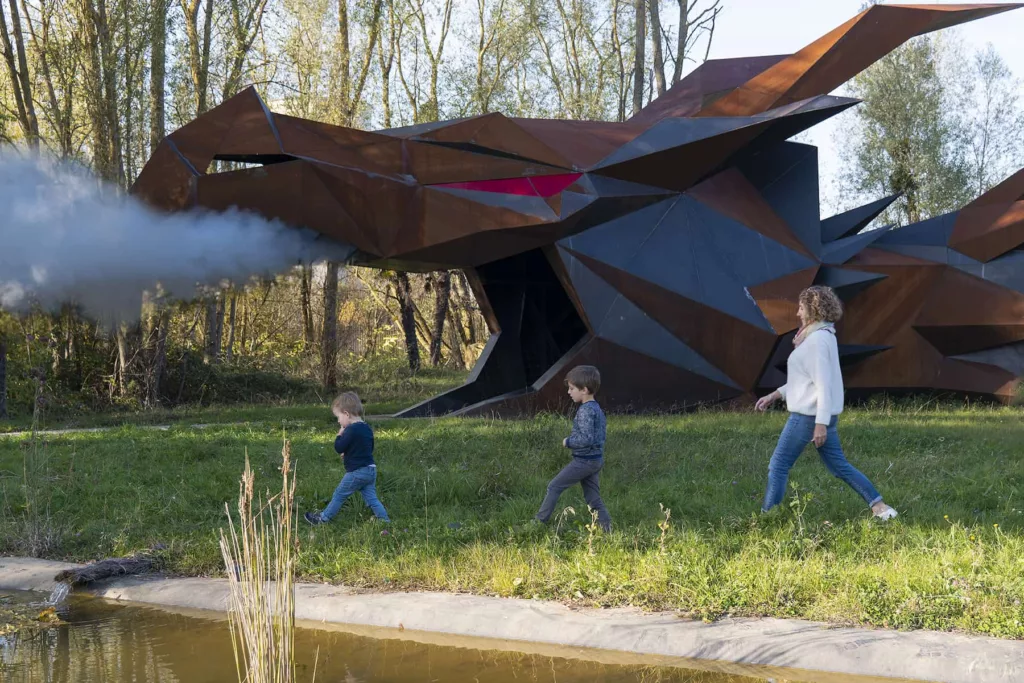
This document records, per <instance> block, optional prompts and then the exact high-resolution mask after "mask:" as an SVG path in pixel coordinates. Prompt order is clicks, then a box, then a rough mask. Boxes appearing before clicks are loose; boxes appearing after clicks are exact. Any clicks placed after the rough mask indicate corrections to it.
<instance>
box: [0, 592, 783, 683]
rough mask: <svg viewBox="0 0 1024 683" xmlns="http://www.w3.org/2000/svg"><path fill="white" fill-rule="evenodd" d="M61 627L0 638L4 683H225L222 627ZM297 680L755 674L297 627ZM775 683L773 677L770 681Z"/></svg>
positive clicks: (716, 681)
mask: <svg viewBox="0 0 1024 683" xmlns="http://www.w3.org/2000/svg"><path fill="white" fill-rule="evenodd" d="M63 616H64V618H65V619H66V620H67V621H68V625H65V626H59V627H55V628H52V629H49V630H47V631H44V632H42V633H41V634H39V635H36V636H34V637H30V638H26V637H22V638H20V639H18V638H15V637H10V638H7V639H4V638H2V637H0V679H2V680H3V681H5V682H8V681H9V682H10V683H129V682H130V683H179V682H180V683H231V682H232V681H235V680H236V674H235V664H234V656H233V654H232V649H231V640H230V635H229V633H228V628H227V622H226V621H223V620H220V619H207V618H199V617H196V616H191V615H190V616H184V615H181V614H175V613H169V612H164V611H162V610H155V609H148V608H143V607H136V606H124V605H117V604H114V603H107V602H102V601H98V600H89V599H82V598H77V597H72V598H71V599H70V600H69V601H68V603H67V606H66V608H65V611H64V614H63ZM296 653H297V656H296V661H297V662H298V664H299V676H298V680H299V681H300V682H302V683H308V682H310V681H312V680H313V668H314V663H315V665H316V669H317V670H316V678H315V680H316V681H317V683H463V682H465V683H474V682H477V683H513V682H514V683H522V682H523V681H530V682H536V683H584V682H586V683H755V682H756V681H761V682H763V681H766V680H771V679H765V678H760V677H751V676H737V675H730V674H721V673H711V672H707V671H695V670H690V669H681V668H676V667H644V666H635V665H634V666H623V665H604V664H598V663H595V662H589V661H583V660H576V659H568V658H561V657H550V656H544V655H538V654H525V653H519V652H504V651H494V650H474V649H467V648H461V647H447V646H437V645H424V644H421V643H416V642H411V641H408V640H392V639H377V638H368V637H363V636H357V635H351V634H348V633H340V632H325V631H320V630H308V629H299V631H298V633H297V634H296ZM776 680H778V681H779V683H781V679H776Z"/></svg>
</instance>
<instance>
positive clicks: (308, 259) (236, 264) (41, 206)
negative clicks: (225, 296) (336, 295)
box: [0, 148, 354, 323]
mask: <svg viewBox="0 0 1024 683" xmlns="http://www.w3.org/2000/svg"><path fill="white" fill-rule="evenodd" d="M353 251H354V250H353V249H352V248H351V247H347V246H344V245H340V244H337V243H334V242H330V241H328V240H320V239H317V236H316V234H315V233H313V232H312V231H309V230H297V229H294V228H290V227H287V226H285V225H284V224H282V223H280V222H278V221H267V220H265V219H263V218H261V217H259V216H256V215H253V214H247V213H242V212H239V211H230V212H226V213H210V212H199V211H194V212H190V213H178V214H163V213H160V212H157V211H154V210H152V209H150V208H149V207H147V206H146V205H144V204H143V203H142V202H140V201H139V200H137V199H134V198H132V197H128V196H124V195H118V194H117V193H115V192H113V191H112V190H111V189H109V188H103V187H101V185H100V183H99V182H98V181H97V180H96V178H95V177H94V176H92V175H91V174H89V173H88V172H86V171H85V170H83V169H81V168H78V167H73V166H70V165H68V164H62V163H59V162H57V161H55V160H53V159H50V158H47V157H38V158H32V157H26V156H23V155H20V154H19V153H18V152H17V151H14V150H12V149H4V148H0V307H2V308H5V309H8V310H12V311H22V310H25V309H26V308H27V307H29V306H30V305H31V303H32V302H38V303H39V304H40V305H42V306H43V307H45V308H54V307H56V306H58V305H60V304H62V303H65V302H70V303H77V304H79V305H81V306H82V308H83V309H84V312H85V313H86V314H87V315H90V316H91V317H94V318H96V319H98V320H102V321H104V322H108V323H110V322H114V321H131V320H134V319H136V318H138V316H139V310H140V307H141V297H142V292H143V290H149V291H154V289H155V286H156V283H158V282H159V283H160V284H161V285H162V286H163V288H164V291H165V292H166V293H167V294H168V295H169V296H173V297H175V298H179V299H190V298H193V297H194V296H195V295H196V293H197V285H216V284H218V283H220V282H221V281H223V280H230V281H232V282H235V283H239V284H241V283H244V282H246V281H248V280H249V278H251V277H252V276H254V275H263V274H274V273H280V272H282V271H284V270H286V269H287V268H289V267H291V266H294V265H296V264H297V263H300V262H301V263H312V262H314V261H317V260H323V259H328V258H329V259H333V260H337V261H346V260H348V259H349V258H350V257H351V255H352V252H353Z"/></svg>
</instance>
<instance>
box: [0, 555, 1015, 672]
mask: <svg viewBox="0 0 1024 683" xmlns="http://www.w3.org/2000/svg"><path fill="white" fill-rule="evenodd" d="M74 566H77V565H72V564H68V563H63V562H52V561H48V560H36V559H30V558H14V557H0V589H7V590H36V591H47V592H49V591H51V590H52V589H53V586H54V581H53V576H54V574H56V573H57V572H58V571H60V570H62V569H66V568H70V567H74ZM88 592H89V593H91V594H93V595H96V596H98V597H103V598H108V599H113V600H123V601H131V602H137V603H144V604H149V605H158V606H163V607H171V608H184V609H198V610H216V611H220V612H223V611H225V610H226V606H227V597H228V586H227V581H226V580H225V579H204V578H163V577H144V578H143V577H130V578H123V579H117V580H112V581H108V582H105V583H103V584H102V585H99V586H97V587H95V588H93V589H90V590H89V591H88ZM295 613H296V618H297V619H298V620H300V621H302V622H305V623H304V624H303V625H310V626H321V627H322V626H324V625H327V624H331V625H340V626H342V630H350V629H347V628H345V626H346V625H348V626H354V627H374V628H383V629H394V630H393V631H392V632H390V633H387V634H384V635H383V637H393V638H394V637H397V638H408V639H412V640H423V641H424V642H430V641H434V642H436V641H438V638H437V637H436V634H447V635H448V636H460V637H467V638H471V639H494V641H495V642H497V641H504V643H503V644H500V645H498V646H497V647H496V646H495V643H491V644H486V645H481V646H480V647H483V648H491V649H515V650H523V651H537V648H538V647H539V648H541V649H544V646H557V647H561V648H563V649H564V648H565V647H569V648H574V649H577V650H578V649H579V648H586V649H592V650H595V651H603V652H605V653H606V654H611V652H616V653H629V654H632V655H642V656H644V661H645V662H647V663H657V664H669V661H668V660H671V659H675V660H683V659H686V660H694V661H696V662H698V663H699V665H698V667H697V668H704V669H708V670H715V671H722V672H728V673H742V672H743V670H744V669H746V670H747V672H748V674H750V673H753V672H751V671H750V670H749V665H757V666H759V667H770V668H784V669H789V670H793V669H800V670H803V672H802V673H803V674H804V675H802V676H801V678H800V680H806V681H818V682H820V683H831V682H833V681H836V682H838V681H840V680H842V681H849V680H850V679H849V678H844V677H843V676H856V677H888V678H902V679H910V680H919V681H920V680H925V681H941V682H943V683H1010V682H1011V681H1021V680H1024V642H1020V641H1008V640H999V639H994V638H984V637H979V636H967V635H962V634H955V633H936V632H931V631H913V632H896V631H887V630H871V629H861V628H835V627H831V626H828V625H826V624H817V623H813V622H807V621H797V620H787V619H724V620H722V621H718V622H715V623H712V624H705V623H702V622H696V621H687V620H683V619H680V618H678V617H677V616H676V615H674V614H671V613H654V614H645V613H642V612H640V611H639V610H634V609H606V610H600V609H582V610H576V609H571V608H569V607H566V606H565V605H561V604H558V603H552V602H541V601H536V600H519V599H508V598H491V597H483V596H475V595H455V594H449V593H366V592H358V591H354V590H352V589H348V588H345V587H340V586H330V585H320V584H308V583H303V584H298V585H296V599H295ZM312 622H316V623H312ZM399 629H401V631H399ZM363 630H364V631H365V628H364V629H363ZM358 631H359V629H358V628H357V629H356V630H355V632H358ZM418 634H419V635H418ZM429 634H435V635H434V636H430V635H429ZM374 635H376V636H377V637H382V634H380V633H375V634H374ZM463 644H465V643H463ZM562 656H566V655H565V653H564V652H563V653H562ZM570 656H571V655H570ZM575 656H581V657H583V658H587V659H591V658H596V659H598V660H600V659H601V658H602V657H601V656H600V655H598V656H596V657H591V656H584V655H582V654H581V653H577V654H576V655H575ZM666 658H667V659H666ZM652 659H655V660H658V661H657V662H652V661H651V660H652ZM620 660H621V657H617V658H616V661H620ZM709 660H712V661H709ZM727 663H733V664H738V665H741V666H740V667H736V666H731V667H730V666H728V664H727ZM742 665H748V666H747V667H744V666H742ZM759 673H760V674H761V675H764V671H763V670H762V671H760V672H759ZM780 675H783V673H782V672H780ZM855 680H860V681H867V680H870V679H868V678H857V679H855Z"/></svg>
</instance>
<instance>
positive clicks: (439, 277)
mask: <svg viewBox="0 0 1024 683" xmlns="http://www.w3.org/2000/svg"><path fill="white" fill-rule="evenodd" d="M451 294H452V274H451V272H450V271H447V270H444V271H441V272H440V273H437V274H436V275H435V278H434V328H433V330H432V336H431V339H430V364H431V365H433V366H434V367H437V366H438V365H440V364H441V342H442V340H443V339H444V322H445V320H447V318H448V304H449V301H450V300H451Z"/></svg>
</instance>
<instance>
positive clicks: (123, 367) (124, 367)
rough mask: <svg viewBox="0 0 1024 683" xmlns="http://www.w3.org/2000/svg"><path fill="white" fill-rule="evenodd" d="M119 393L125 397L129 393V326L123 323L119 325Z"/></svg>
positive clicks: (117, 333)
mask: <svg viewBox="0 0 1024 683" xmlns="http://www.w3.org/2000/svg"><path fill="white" fill-rule="evenodd" d="M116 335H117V393H118V395H120V396H121V398H124V397H125V396H127V395H128V328H127V326H126V325H124V324H123V323H122V324H120V325H118V326H117V332H116Z"/></svg>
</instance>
